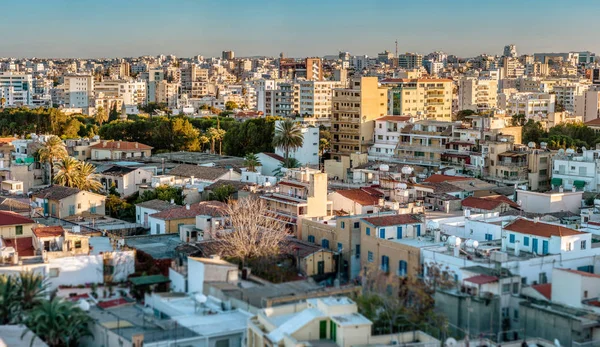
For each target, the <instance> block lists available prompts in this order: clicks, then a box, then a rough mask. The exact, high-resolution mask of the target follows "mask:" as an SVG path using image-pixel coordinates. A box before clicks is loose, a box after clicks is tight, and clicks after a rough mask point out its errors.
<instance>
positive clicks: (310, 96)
mask: <svg viewBox="0 0 600 347" xmlns="http://www.w3.org/2000/svg"><path fill="white" fill-rule="evenodd" d="M298 84H299V89H300V93H299V113H300V115H301V116H302V117H305V118H312V120H313V121H316V122H319V123H321V122H325V123H329V122H330V121H331V115H332V97H333V88H342V87H343V85H342V82H340V81H299V82H298Z"/></svg>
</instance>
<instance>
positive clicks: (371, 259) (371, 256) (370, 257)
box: [367, 251, 373, 263]
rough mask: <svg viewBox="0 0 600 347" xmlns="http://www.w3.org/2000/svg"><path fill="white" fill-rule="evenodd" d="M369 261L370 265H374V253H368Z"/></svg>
mask: <svg viewBox="0 0 600 347" xmlns="http://www.w3.org/2000/svg"><path fill="white" fill-rule="evenodd" d="M367 261H368V262H369V263H372V262H373V252H371V251H369V252H368V253H367Z"/></svg>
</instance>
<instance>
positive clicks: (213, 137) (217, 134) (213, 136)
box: [206, 128, 225, 154]
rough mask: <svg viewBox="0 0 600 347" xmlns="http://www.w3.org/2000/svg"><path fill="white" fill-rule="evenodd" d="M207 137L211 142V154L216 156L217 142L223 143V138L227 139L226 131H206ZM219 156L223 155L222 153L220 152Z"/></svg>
mask: <svg viewBox="0 0 600 347" xmlns="http://www.w3.org/2000/svg"><path fill="white" fill-rule="evenodd" d="M206 136H208V138H209V139H210V141H211V143H210V152H211V153H213V154H214V153H215V142H217V141H219V142H220V141H223V137H225V130H223V129H219V128H209V129H208V130H207V131H206ZM219 154H221V153H220V151H219Z"/></svg>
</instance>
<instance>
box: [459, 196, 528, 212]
mask: <svg viewBox="0 0 600 347" xmlns="http://www.w3.org/2000/svg"><path fill="white" fill-rule="evenodd" d="M501 204H507V205H509V206H510V207H513V208H517V209H518V208H519V204H517V203H516V202H514V201H512V200H510V199H509V198H507V197H505V196H503V195H494V196H483V197H480V198H476V197H473V196H470V197H468V198H466V199H464V200H463V201H462V206H463V207H470V208H477V209H480V210H485V211H492V210H494V209H496V208H498V206H500V205H501Z"/></svg>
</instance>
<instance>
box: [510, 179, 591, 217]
mask: <svg viewBox="0 0 600 347" xmlns="http://www.w3.org/2000/svg"><path fill="white" fill-rule="evenodd" d="M563 182H564V180H563ZM582 196H583V193H582V192H575V193H573V192H564V193H553V194H545V193H537V192H531V191H524V190H517V201H521V208H522V209H523V211H525V212H533V213H552V212H561V211H571V212H573V213H577V214H579V209H580V208H581V200H582Z"/></svg>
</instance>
